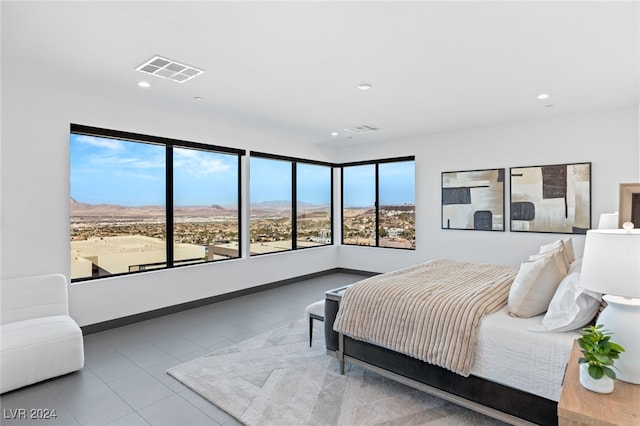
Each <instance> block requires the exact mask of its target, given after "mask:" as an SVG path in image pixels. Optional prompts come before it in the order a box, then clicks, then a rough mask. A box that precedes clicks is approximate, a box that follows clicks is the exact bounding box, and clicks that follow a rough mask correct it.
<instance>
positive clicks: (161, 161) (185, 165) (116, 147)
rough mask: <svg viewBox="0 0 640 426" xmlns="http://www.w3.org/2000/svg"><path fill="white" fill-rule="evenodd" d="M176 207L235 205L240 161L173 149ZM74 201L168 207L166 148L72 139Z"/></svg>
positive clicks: (228, 157)
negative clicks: (166, 203)
mask: <svg viewBox="0 0 640 426" xmlns="http://www.w3.org/2000/svg"><path fill="white" fill-rule="evenodd" d="M173 155H174V158H173V159H174V195H175V199H174V203H175V205H176V206H180V205H210V204H221V205H228V204H233V205H236V204H237V200H238V198H237V197H238V196H237V165H236V162H237V157H236V156H235V155H226V154H218V153H211V152H205V151H197V150H188V149H174V154H173ZM70 164H71V176H70V179H71V181H70V184H71V197H73V198H74V199H75V200H76V201H78V202H82V203H90V204H100V203H106V204H118V205H123V206H142V205H156V206H164V205H165V147H164V146H158V145H152V144H144V143H135V142H127V141H121V140H116V139H108V138H98V137H93V136H84V135H75V134H72V135H71V137H70Z"/></svg>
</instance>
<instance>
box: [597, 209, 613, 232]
mask: <svg viewBox="0 0 640 426" xmlns="http://www.w3.org/2000/svg"><path fill="white" fill-rule="evenodd" d="M617 228H618V212H615V213H602V214H601V215H600V221H598V229H617Z"/></svg>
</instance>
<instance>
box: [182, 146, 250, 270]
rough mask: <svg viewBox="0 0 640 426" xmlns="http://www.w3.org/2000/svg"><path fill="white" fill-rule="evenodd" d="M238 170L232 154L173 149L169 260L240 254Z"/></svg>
mask: <svg viewBox="0 0 640 426" xmlns="http://www.w3.org/2000/svg"><path fill="white" fill-rule="evenodd" d="M238 171H239V167H238V156H236V155H230V154H222V153H219V152H211V151H202V150H195V149H187V148H174V149H173V204H174V207H173V223H174V227H173V241H174V249H173V250H174V258H175V261H174V264H178V262H179V263H181V264H186V263H197V262H205V261H212V260H223V259H230V258H235V257H240V243H239V241H240V240H239V237H240V223H239V214H238V205H239V203H238V199H239V198H238V197H239V195H240V194H239V185H238V179H239V175H238ZM196 247H197V250H198V252H197V253H196V252H195V251H194V250H195V249H196ZM203 251H204V253H203Z"/></svg>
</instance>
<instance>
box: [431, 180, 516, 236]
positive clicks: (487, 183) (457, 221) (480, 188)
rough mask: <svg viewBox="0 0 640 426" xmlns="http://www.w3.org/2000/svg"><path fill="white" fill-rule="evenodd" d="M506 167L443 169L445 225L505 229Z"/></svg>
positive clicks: (478, 229) (452, 227)
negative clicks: (453, 170)
mask: <svg viewBox="0 0 640 426" xmlns="http://www.w3.org/2000/svg"><path fill="white" fill-rule="evenodd" d="M504 173H505V169H488V170H469V171H461V172H443V173H442V229H471V230H476V231H504Z"/></svg>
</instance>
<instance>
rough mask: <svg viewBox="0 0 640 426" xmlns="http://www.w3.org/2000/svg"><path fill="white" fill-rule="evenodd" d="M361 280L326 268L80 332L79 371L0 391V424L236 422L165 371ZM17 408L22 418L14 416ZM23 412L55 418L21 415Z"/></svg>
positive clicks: (188, 425) (281, 321)
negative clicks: (258, 289)
mask: <svg viewBox="0 0 640 426" xmlns="http://www.w3.org/2000/svg"><path fill="white" fill-rule="evenodd" d="M363 278H364V277H363V276H361V275H356V274H349V273H342V272H339V273H332V274H328V275H324V276H321V277H316V278H311V279H308V280H304V281H300V282H297V283H294V284H290V285H286V286H283V287H278V288H275V289H272V290H266V291H262V292H259V293H254V294H250V295H246V296H242V297H238V298H235V299H231V300H226V301H223V302H217V303H213V304H211V305H207V306H203V307H200V308H195V309H191V310H188V311H183V312H180V313H176V314H172V315H167V316H163V317H160V318H156V319H152V320H148V321H143V322H139V323H136V324H132V325H128V326H124V327H119V328H116V329H112V330H108V331H104V332H101V333H95V334H91V335H88V336H85V339H84V344H85V368H83V369H82V370H81V371H79V372H76V373H71V374H69V375H66V376H63V377H59V378H55V379H51V380H48V381H45V382H42V383H39V384H35V385H32V386H29V387H26V388H22V389H19V390H15V391H13V392H8V393H6V394H3V395H2V396H0V406H1V410H0V411H1V417H0V424H2V425H3V426H13V425H20V426H24V425H40V426H54V425H64V426H76V425H80V426H95V425H111V426H116V425H122V426H138V425H152V426H192V425H225V426H227V425H236V424H239V423H238V422H237V421H236V420H235V419H234V418H232V417H230V416H229V415H227V414H226V413H225V412H224V411H222V410H220V409H218V408H217V407H216V406H215V405H213V404H211V403H209V402H208V401H206V400H205V399H203V398H201V397H200V396H199V395H198V394H196V393H194V392H193V391H191V390H190V389H188V388H186V387H185V386H183V385H182V384H181V383H179V382H178V381H176V380H175V379H173V378H172V377H170V376H169V375H167V374H166V370H167V369H168V368H170V367H173V366H176V365H179V364H181V363H183V362H185V361H189V360H192V359H194V358H197V357H200V356H202V355H205V354H207V353H210V352H214V351H216V350H218V349H221V348H224V347H226V346H229V345H232V344H234V343H236V342H240V341H243V340H245V339H248V338H250V337H253V336H256V335H258V334H260V333H262V332H264V331H267V330H271V329H275V328H277V327H281V326H284V325H287V324H289V323H291V322H293V321H295V320H298V319H301V318H302V317H303V315H304V309H305V307H306V306H307V305H309V304H310V303H313V302H316V301H318V300H320V299H322V298H323V297H324V292H325V291H326V290H330V289H333V288H337V287H340V286H342V285H347V284H351V283H354V282H356V281H359V280H361V279H363ZM20 409H24V410H26V411H25V413H26V417H27V419H26V420H25V419H19V418H16V417H19V416H20V413H22V412H21V411H19V410H20ZM31 409H43V410H55V414H56V416H57V417H56V418H52V419H48V420H43V419H29V418H28V417H29V414H30V410H31Z"/></svg>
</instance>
